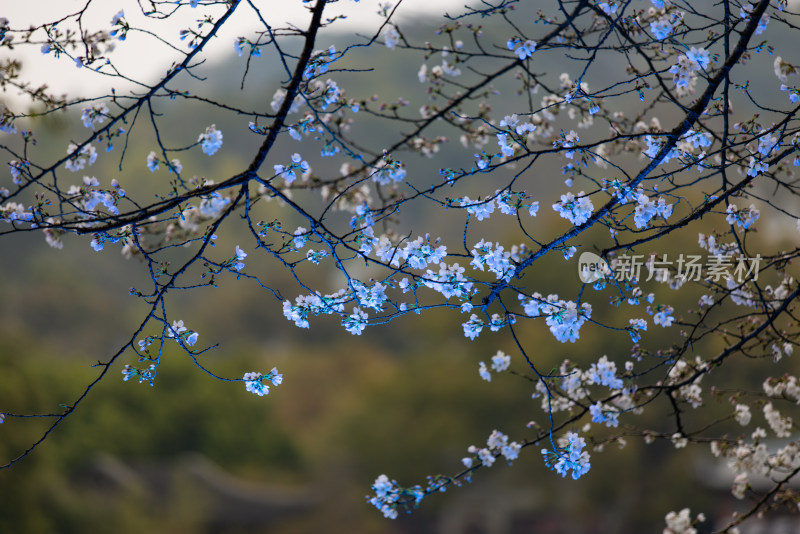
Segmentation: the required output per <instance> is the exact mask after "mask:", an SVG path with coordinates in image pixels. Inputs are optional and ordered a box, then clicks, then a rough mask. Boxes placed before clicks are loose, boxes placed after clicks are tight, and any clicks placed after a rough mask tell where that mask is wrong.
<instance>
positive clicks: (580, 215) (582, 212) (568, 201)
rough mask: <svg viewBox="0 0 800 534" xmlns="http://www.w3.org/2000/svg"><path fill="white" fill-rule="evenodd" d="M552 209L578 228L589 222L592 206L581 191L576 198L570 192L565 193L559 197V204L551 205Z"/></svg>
mask: <svg viewBox="0 0 800 534" xmlns="http://www.w3.org/2000/svg"><path fill="white" fill-rule="evenodd" d="M553 209H554V210H555V211H557V212H558V214H559V215H560V216H561V217H563V218H564V219H567V220H568V221H569V222H571V223H572V224H574V225H575V226H580V225H582V224H583V223H585V222H586V221H588V220H589V217H590V216H591V215H592V211H593V210H594V205H593V204H592V201H591V200H590V199H589V197H588V196H587V195H586V193H584V192H583V191H581V192H580V193H578V196H577V197H576V196H575V195H574V194H572V193H571V192H567V193H565V194H563V195H561V202H556V203H555V204H553Z"/></svg>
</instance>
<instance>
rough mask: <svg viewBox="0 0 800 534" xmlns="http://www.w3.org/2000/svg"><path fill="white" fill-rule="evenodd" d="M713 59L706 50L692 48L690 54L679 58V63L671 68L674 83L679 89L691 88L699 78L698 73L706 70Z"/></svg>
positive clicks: (687, 53)
mask: <svg viewBox="0 0 800 534" xmlns="http://www.w3.org/2000/svg"><path fill="white" fill-rule="evenodd" d="M710 62H711V58H710V57H709V55H708V50H706V49H705V48H696V47H694V46H693V47H691V48H690V49H689V51H688V52H686V53H685V54H684V55H682V56H680V57H679V58H678V63H677V64H676V65H673V66H672V67H670V69H669V71H670V72H671V73H672V81H674V82H675V85H676V86H677V87H689V86H690V85H691V83H692V81H693V79H694V78H695V77H696V76H697V74H696V73H697V71H699V70H705V69H706V68H707V67H708V65H709V63H710Z"/></svg>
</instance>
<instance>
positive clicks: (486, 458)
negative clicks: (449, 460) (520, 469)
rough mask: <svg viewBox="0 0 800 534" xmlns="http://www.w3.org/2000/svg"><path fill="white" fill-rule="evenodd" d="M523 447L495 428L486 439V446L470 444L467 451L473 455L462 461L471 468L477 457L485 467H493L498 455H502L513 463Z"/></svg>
mask: <svg viewBox="0 0 800 534" xmlns="http://www.w3.org/2000/svg"><path fill="white" fill-rule="evenodd" d="M521 449H522V445H521V444H519V443H517V442H516V441H512V442H510V443H509V441H508V436H506V435H505V434H503V433H502V432H500V431H498V430H494V431H493V432H492V433H491V435H490V436H489V439H487V440H486V447H483V448H480V449H479V448H478V447H476V446H475V445H470V446H469V448H468V449H467V452H469V453H470V454H472V455H473V457H469V456H467V457H465V458H463V459H462V460H461V463H463V464H464V467H466V468H467V469H470V468H471V467H472V466H473V465H474V462H475V459H477V460H479V461H480V463H481V465H483V466H484V467H491V466H492V465H493V464H494V462H495V460H496V459H497V457H498V456H502V457H503V458H505V459H506V460H508V463H509V465H511V462H513V461H514V460H516V459H517V458H519V451H520V450H521Z"/></svg>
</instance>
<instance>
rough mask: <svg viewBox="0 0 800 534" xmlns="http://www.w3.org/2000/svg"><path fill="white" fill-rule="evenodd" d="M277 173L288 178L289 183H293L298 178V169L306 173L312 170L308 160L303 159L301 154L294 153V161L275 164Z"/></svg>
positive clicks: (285, 178)
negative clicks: (296, 172)
mask: <svg viewBox="0 0 800 534" xmlns="http://www.w3.org/2000/svg"><path fill="white" fill-rule="evenodd" d="M274 169H275V174H276V175H277V176H280V177H282V178H283V179H284V180H286V183H287V184H291V183H292V182H294V181H295V180H296V179H297V174H295V171H296V170H300V171H302V172H303V173H306V172H308V171H309V170H310V167H309V165H308V162H307V161H305V160H304V159H303V157H302V156H301V155H300V154H297V153H295V154H292V163H291V164H289V165H286V166H284V165H274Z"/></svg>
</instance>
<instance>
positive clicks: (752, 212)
mask: <svg viewBox="0 0 800 534" xmlns="http://www.w3.org/2000/svg"><path fill="white" fill-rule="evenodd" d="M725 213H727V214H728V216H727V217H725V221H727V223H728V224H731V225H733V224H735V225H736V226H738V227H739V228H743V229H745V230H747V229H748V228H750V227H751V226H752V225H753V223H755V222H756V221H757V220H758V216H759V215H760V212H759V211H758V210H757V209H756V207H755V206H754V205H752V204H750V207H749V208H742V209H739V208H737V207H736V204H729V205H728V209H727V210H725Z"/></svg>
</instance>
